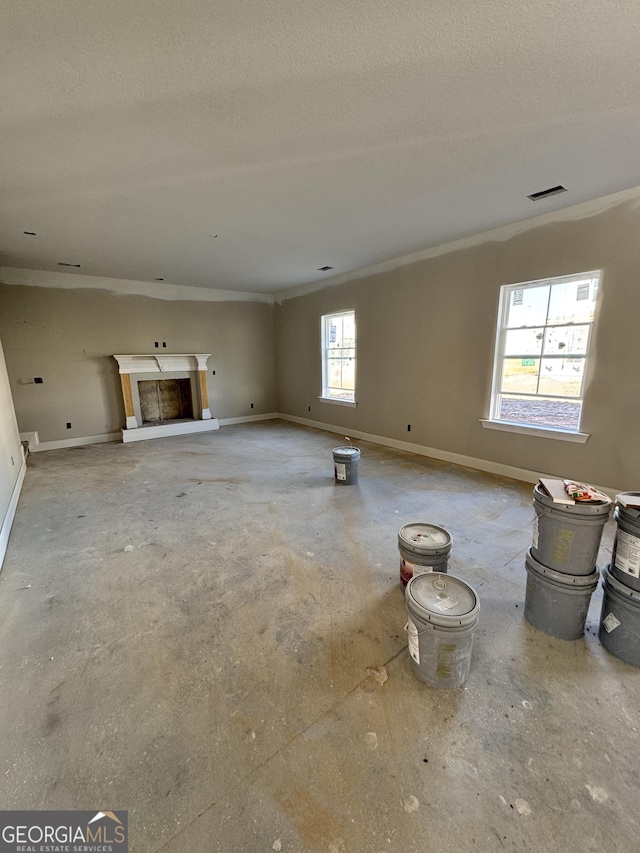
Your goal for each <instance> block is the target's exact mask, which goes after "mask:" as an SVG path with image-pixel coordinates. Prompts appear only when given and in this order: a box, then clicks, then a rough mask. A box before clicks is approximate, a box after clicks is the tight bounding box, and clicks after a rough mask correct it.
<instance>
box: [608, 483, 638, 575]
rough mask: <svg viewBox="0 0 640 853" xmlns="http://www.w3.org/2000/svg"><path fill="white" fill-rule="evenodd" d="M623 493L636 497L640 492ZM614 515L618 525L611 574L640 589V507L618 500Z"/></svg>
mask: <svg viewBox="0 0 640 853" xmlns="http://www.w3.org/2000/svg"><path fill="white" fill-rule="evenodd" d="M622 494H623V495H633V497H636V496H637V495H638V494H640V493H638V492H622ZM613 517H614V518H615V520H616V522H617V525H618V526H617V527H616V537H615V539H614V542H613V553H612V554H611V568H610V571H611V574H612V575H613V577H614V578H616V579H617V580H619V581H622V583H624V584H626V585H627V586H630V587H631V588H632V589H636V590H639V591H640V509H637V508H636V507H631V506H622V504H621V503H619V502H618V501H616V511H615V513H614V516H613Z"/></svg>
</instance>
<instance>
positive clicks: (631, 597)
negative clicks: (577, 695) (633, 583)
mask: <svg viewBox="0 0 640 853" xmlns="http://www.w3.org/2000/svg"><path fill="white" fill-rule="evenodd" d="M609 569H610V566H607V567H606V568H605V569H603V572H602V588H603V589H604V598H603V600H602V612H601V614H600V631H599V634H598V636H599V638H600V642H601V643H602V645H603V646H604V647H605V649H606V650H607V651H608V652H609V653H610V654H612V655H614V657H617V658H620V660H623V661H625V663H630V664H632V665H633V666H640V592H639V591H638V590H635V589H631V587H628V586H627V585H626V584H624V583H620V581H619V580H617V579H616V578H614V577H613V575H612V574H611V572H610V571H609Z"/></svg>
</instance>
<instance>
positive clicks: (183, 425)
mask: <svg viewBox="0 0 640 853" xmlns="http://www.w3.org/2000/svg"><path fill="white" fill-rule="evenodd" d="M210 356H211V353H163V354H160V353H158V354H155V353H152V354H142V355H114V356H113V357H114V358H115V360H116V361H117V362H118V372H119V373H120V381H121V385H122V397H123V400H124V411H125V417H126V428H125V429H123V430H122V440H123V441H125V442H128V441H140V440H142V439H146V438H159V437H160V436H165V435H182V434H184V433H191V432H207V431H209V430H212V429H218V428H219V424H218V421H217V419H216V418H213V417H212V416H211V409H210V408H209V391H208V382H207V359H209V358H210ZM172 372H188V373H190V374H192V376H193V383H195V386H194V385H192V387H193V388H194V400H193V405H194V415H197V416H196V417H194V419H193V420H188V421H176V422H171V421H167V422H166V423H163V424H158V425H153V426H150V425H146V424H143V423H142V421H141V420H139V416H138V414H137V413H136V410H139V408H140V400H139V394H138V388H137V383H136V382H133V383H132V382H131V374H136V375H137V374H143V375H145V374H156V375H157V374H158V373H172ZM196 380H197V381H196ZM195 389H197V394H196V390H195ZM196 397H197V398H198V399H196Z"/></svg>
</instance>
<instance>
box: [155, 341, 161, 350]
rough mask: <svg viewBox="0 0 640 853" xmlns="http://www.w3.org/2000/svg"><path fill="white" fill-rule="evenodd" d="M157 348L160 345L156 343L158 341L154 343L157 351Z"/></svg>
mask: <svg viewBox="0 0 640 853" xmlns="http://www.w3.org/2000/svg"><path fill="white" fill-rule="evenodd" d="M159 346H160V344H159V343H158V341H156V342H155V347H156V349H158V347H159Z"/></svg>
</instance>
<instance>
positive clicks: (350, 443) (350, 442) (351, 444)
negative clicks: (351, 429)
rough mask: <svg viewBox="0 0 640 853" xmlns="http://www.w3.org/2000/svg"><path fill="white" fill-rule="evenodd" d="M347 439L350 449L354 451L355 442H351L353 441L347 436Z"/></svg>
mask: <svg viewBox="0 0 640 853" xmlns="http://www.w3.org/2000/svg"><path fill="white" fill-rule="evenodd" d="M345 438H346V439H347V441H348V442H349V447H350V448H351V449H352V450H353V442H352V441H351V439H350V438H349V436H348V435H345Z"/></svg>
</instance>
